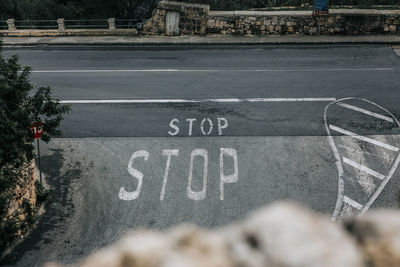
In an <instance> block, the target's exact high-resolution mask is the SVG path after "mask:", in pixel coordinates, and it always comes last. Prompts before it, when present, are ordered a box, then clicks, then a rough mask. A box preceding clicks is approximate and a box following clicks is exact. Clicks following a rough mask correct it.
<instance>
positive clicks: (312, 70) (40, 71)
mask: <svg viewBox="0 0 400 267" xmlns="http://www.w3.org/2000/svg"><path fill="white" fill-rule="evenodd" d="M393 70H394V68H327V69H130V70H129V69H108V70H107V69H103V70H101V69H100V70H94V69H92V70H90V69H89V70H34V71H31V72H32V73H101V72H323V71H329V72H332V71H393Z"/></svg>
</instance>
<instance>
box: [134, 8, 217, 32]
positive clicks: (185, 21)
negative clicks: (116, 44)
mask: <svg viewBox="0 0 400 267" xmlns="http://www.w3.org/2000/svg"><path fill="white" fill-rule="evenodd" d="M209 10H210V6H209V5H199V4H191V3H181V2H174V1H160V2H159V3H158V6H157V8H156V9H155V11H154V15H153V17H152V18H151V19H150V20H149V21H147V22H146V23H145V24H144V26H143V32H142V33H143V34H166V31H165V28H166V15H167V12H178V13H179V14H180V20H179V25H177V26H178V27H179V33H178V34H183V35H192V34H205V33H206V31H207V29H206V28H207V14H208V11H209Z"/></svg>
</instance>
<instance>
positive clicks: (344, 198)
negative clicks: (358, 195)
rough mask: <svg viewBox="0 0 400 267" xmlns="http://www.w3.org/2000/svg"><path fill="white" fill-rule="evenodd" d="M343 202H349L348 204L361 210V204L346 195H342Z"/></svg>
mask: <svg viewBox="0 0 400 267" xmlns="http://www.w3.org/2000/svg"><path fill="white" fill-rule="evenodd" d="M343 202H344V203H347V204H349V205H350V206H352V207H354V208H356V209H358V210H361V209H362V208H363V205H361V204H360V203H358V202H357V201H355V200H352V199H351V198H349V197H347V196H344V197H343Z"/></svg>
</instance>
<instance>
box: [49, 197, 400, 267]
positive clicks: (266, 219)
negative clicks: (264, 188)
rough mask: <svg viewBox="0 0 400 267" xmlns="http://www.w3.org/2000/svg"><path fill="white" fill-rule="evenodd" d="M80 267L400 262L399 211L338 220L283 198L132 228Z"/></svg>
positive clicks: (335, 266) (386, 266)
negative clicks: (217, 221) (241, 211)
mask: <svg viewBox="0 0 400 267" xmlns="http://www.w3.org/2000/svg"><path fill="white" fill-rule="evenodd" d="M49 266H57V265H54V264H51V265H49ZM81 266H83V267H95V266H96V267H102V266H104V267H105V266H107V267H130V266H132V267H159V266H160V267H161V266H163V267H164V266H165V267H169V266H173V267H181V266H182V267H200V266H202V267H321V266H324V267H343V266H346V267H361V266H365V267H393V266H400V212H399V211H372V212H370V213H368V214H367V215H365V216H364V217H351V218H347V219H345V220H344V222H343V223H341V224H335V223H331V222H330V221H329V219H328V218H326V217H324V216H322V215H318V214H315V213H314V212H312V211H310V210H308V209H305V208H302V207H299V206H297V205H294V204H291V203H280V204H279V203H278V204H274V205H272V206H270V207H266V208H262V209H260V210H258V211H256V212H254V213H252V214H251V215H250V216H249V217H248V218H247V219H245V220H243V221H242V222H237V223H235V224H232V225H229V226H226V227H225V228H222V229H217V230H204V229H200V228H198V227H196V226H192V225H182V226H178V227H176V228H173V229H170V230H167V231H148V230H139V231H136V232H132V233H129V234H127V235H126V236H125V237H124V238H123V239H122V240H120V241H119V242H117V243H116V244H114V245H112V246H111V247H109V248H105V249H102V250H100V251H98V252H95V253H94V254H93V255H91V256H89V257H88V258H86V259H84V260H83V261H82V263H81Z"/></svg>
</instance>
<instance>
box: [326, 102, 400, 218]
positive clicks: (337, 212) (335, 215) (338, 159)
mask: <svg viewBox="0 0 400 267" xmlns="http://www.w3.org/2000/svg"><path fill="white" fill-rule="evenodd" d="M354 99H356V100H360V101H364V102H367V103H370V104H371V105H374V106H376V107H378V108H380V109H381V110H383V111H385V112H386V113H387V114H389V115H390V116H391V117H392V118H393V120H394V123H395V125H396V126H397V127H400V122H399V121H398V120H397V119H396V117H395V116H394V115H393V114H392V113H391V112H390V111H389V110H387V109H385V108H384V107H382V106H380V105H378V104H376V103H374V102H372V101H369V100H367V99H363V98H356V97H348V98H342V99H339V100H337V101H335V102H332V103H329V104H328V105H327V106H326V107H325V110H324V122H325V129H326V131H327V133H328V140H329V144H330V146H331V148H332V151H333V155H334V156H335V159H336V167H337V169H338V175H339V179H338V197H337V200H336V205H335V209H334V211H333V215H332V219H331V221H332V222H336V221H337V220H338V219H339V218H340V215H341V213H342V211H343V203H344V201H343V199H344V190H345V187H344V170H343V166H342V161H341V157H340V154H339V151H338V149H337V147H336V144H335V142H334V140H333V137H332V135H331V131H330V129H329V125H328V119H327V111H328V109H329V107H330V106H331V105H333V104H337V103H338V102H341V101H345V100H354ZM399 163H400V154H399V155H398V156H397V159H396V161H395V162H394V164H393V166H392V168H391V169H390V171H389V173H388V175H387V176H386V178H385V179H384V180H383V181H382V183H381V184H380V185H379V187H378V188H377V189H376V191H375V192H374V194H373V195H372V196H371V197H370V198H369V200H368V202H367V204H365V206H364V208H363V209H362V211H361V212H360V214H364V213H365V212H367V210H368V209H369V208H370V206H371V205H372V204H373V203H374V202H375V200H376V199H377V198H378V197H379V195H380V194H381V193H382V191H383V189H384V188H385V186H386V185H387V183H388V182H389V181H390V179H391V178H392V176H393V174H394V172H395V171H396V169H397V167H398V165H399Z"/></svg>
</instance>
